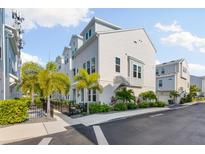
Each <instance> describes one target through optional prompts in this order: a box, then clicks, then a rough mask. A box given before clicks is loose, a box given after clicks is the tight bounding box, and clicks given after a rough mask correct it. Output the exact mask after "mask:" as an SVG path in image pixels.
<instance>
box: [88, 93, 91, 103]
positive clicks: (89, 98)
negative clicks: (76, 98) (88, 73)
mask: <svg viewBox="0 0 205 154" xmlns="http://www.w3.org/2000/svg"><path fill="white" fill-rule="evenodd" d="M88 101H91V90H88Z"/></svg>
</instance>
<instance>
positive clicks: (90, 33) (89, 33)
mask: <svg viewBox="0 0 205 154" xmlns="http://www.w3.org/2000/svg"><path fill="white" fill-rule="evenodd" d="M88 35H89V38H90V37H91V35H92V32H91V29H90V30H89V32H88Z"/></svg>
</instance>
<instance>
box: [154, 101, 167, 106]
mask: <svg viewBox="0 0 205 154" xmlns="http://www.w3.org/2000/svg"><path fill="white" fill-rule="evenodd" d="M156 104H157V107H165V106H166V103H164V102H160V101H159V102H156Z"/></svg>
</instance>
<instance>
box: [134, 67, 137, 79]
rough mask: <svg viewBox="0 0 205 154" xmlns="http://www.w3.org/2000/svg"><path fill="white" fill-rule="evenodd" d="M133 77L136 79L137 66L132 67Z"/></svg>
mask: <svg viewBox="0 0 205 154" xmlns="http://www.w3.org/2000/svg"><path fill="white" fill-rule="evenodd" d="M133 77H134V78H136V77H137V65H135V64H134V65H133Z"/></svg>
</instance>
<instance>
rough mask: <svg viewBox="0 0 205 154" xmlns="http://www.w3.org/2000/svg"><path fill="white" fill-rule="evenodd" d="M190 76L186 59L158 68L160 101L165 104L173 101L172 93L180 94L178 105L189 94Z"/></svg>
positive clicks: (157, 84)
mask: <svg viewBox="0 0 205 154" xmlns="http://www.w3.org/2000/svg"><path fill="white" fill-rule="evenodd" d="M189 87H190V74H189V67H188V63H187V61H186V60H185V59H178V60H173V61H170V62H166V63H162V64H159V65H157V66H156V92H157V96H158V99H159V100H161V101H164V102H170V100H172V99H171V98H170V96H169V93H170V91H172V90H176V91H178V92H179V94H180V96H179V97H178V100H177V103H179V102H180V99H181V97H184V95H185V94H187V93H188V92H189Z"/></svg>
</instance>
